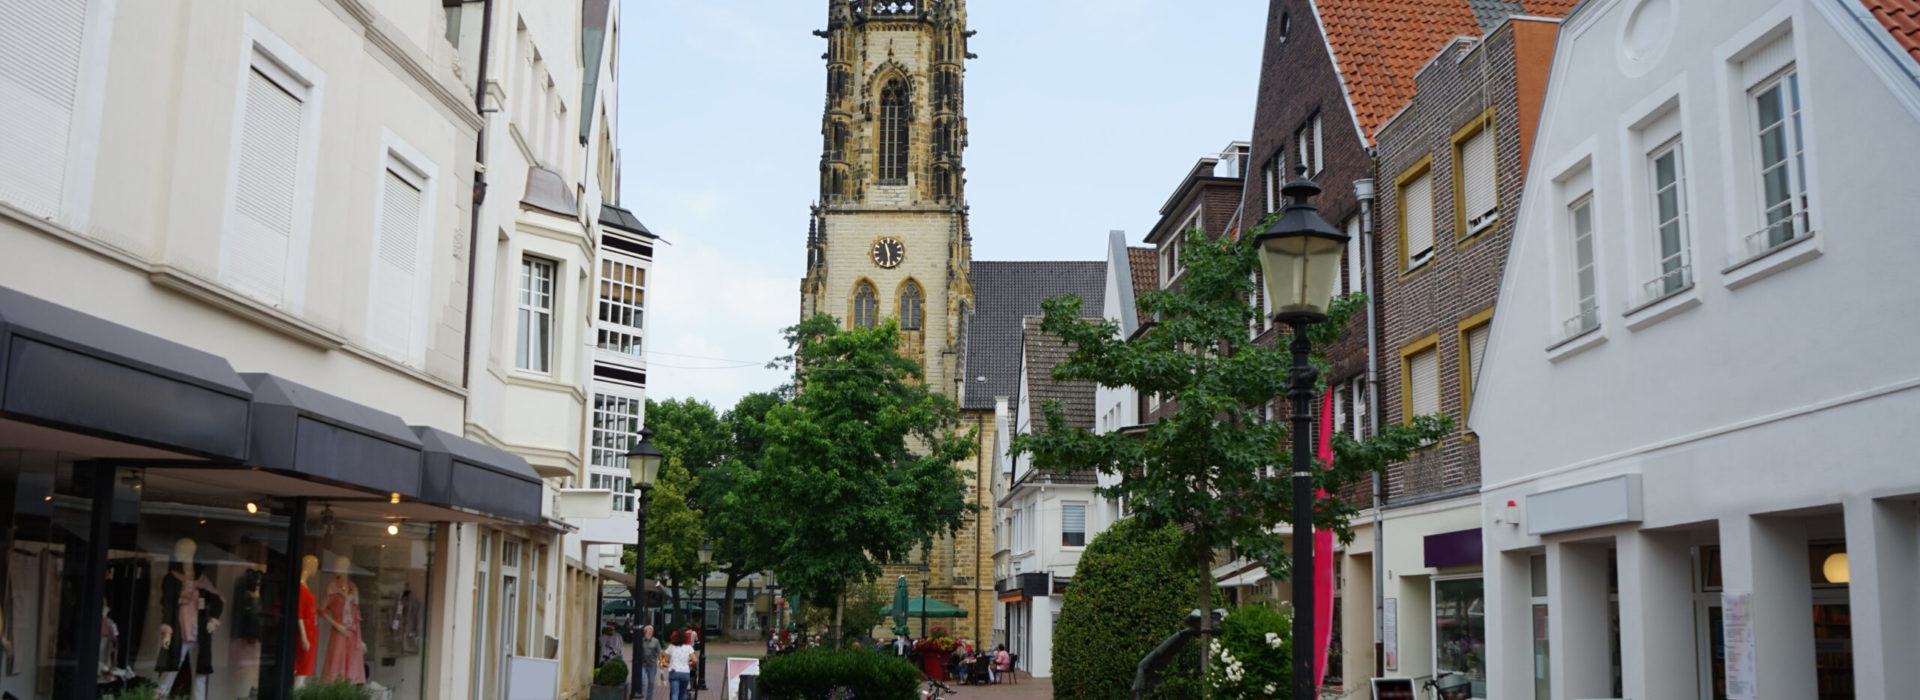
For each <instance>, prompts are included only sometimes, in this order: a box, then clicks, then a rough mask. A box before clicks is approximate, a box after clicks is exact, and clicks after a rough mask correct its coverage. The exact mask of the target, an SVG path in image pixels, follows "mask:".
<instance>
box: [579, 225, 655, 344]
mask: <svg viewBox="0 0 1920 700" xmlns="http://www.w3.org/2000/svg"><path fill="white" fill-rule="evenodd" d="M599 262H600V265H599V269H598V270H596V271H595V277H596V280H595V281H596V282H597V283H598V284H596V285H595V286H594V293H593V304H594V306H593V326H594V335H593V346H594V348H595V349H597V350H598V351H600V352H604V353H608V354H611V355H613V356H616V357H621V358H627V359H643V358H644V357H645V349H646V325H645V324H646V310H647V305H646V293H647V279H646V277H647V276H648V275H649V274H651V271H652V267H653V266H652V265H651V264H650V263H648V262H646V261H644V260H642V259H640V258H637V257H631V256H627V255H619V254H615V253H613V252H611V250H610V249H602V250H601V253H600V261H599ZM609 265H612V266H624V267H629V268H633V269H634V270H635V271H636V272H637V273H638V275H639V278H640V279H639V282H640V283H639V284H630V283H628V282H627V281H626V280H624V279H614V278H611V277H609V276H608V274H607V273H608V272H609V270H608V266H609ZM609 285H612V286H615V287H622V288H625V287H632V288H634V290H636V291H637V292H639V299H640V303H639V304H629V303H626V302H624V301H618V300H615V299H610V298H609V297H608V296H607V287H608V286H609ZM609 306H612V307H614V308H615V309H616V310H617V311H626V312H630V313H631V314H632V315H633V318H634V319H635V320H637V321H638V323H633V324H628V323H619V322H615V321H609V320H607V318H606V313H605V310H606V309H607V307H609ZM609 336H612V337H614V338H616V339H617V340H625V341H628V342H629V343H631V351H627V350H622V349H621V346H622V345H623V343H617V342H616V343H612V344H611V345H612V346H613V347H609V343H608V342H607V340H606V339H607V338H608V337H609Z"/></svg>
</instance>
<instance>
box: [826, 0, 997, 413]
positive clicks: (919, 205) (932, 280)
mask: <svg viewBox="0 0 1920 700" xmlns="http://www.w3.org/2000/svg"><path fill="white" fill-rule="evenodd" d="M966 17H967V11H966V3H965V2H964V0H912V1H894V0H886V1H882V0H829V9H828V17H827V29H826V30H825V31H816V32H814V33H815V34H816V35H818V36H821V37H823V38H825V39H826V40H827V52H826V55H825V56H824V58H825V59H826V61H827V82H826V87H827V90H826V109H825V113H824V115H823V116H822V118H821V123H820V132H821V136H822V139H821V141H822V148H821V154H820V200H819V202H818V203H817V204H815V205H814V207H813V211H812V219H811V222H810V225H809V227H808V229H809V230H808V234H807V275H806V278H805V280H804V281H802V282H801V286H800V311H801V314H802V316H813V315H815V314H820V313H827V314H832V315H833V316H835V317H837V318H839V319H840V320H841V322H842V323H844V324H846V325H848V326H856V325H873V324H877V323H880V322H881V321H883V320H884V319H888V318H893V319H898V320H899V322H900V328H901V330H902V333H901V336H902V339H903V346H904V347H903V350H905V351H906V352H907V354H908V355H909V356H911V357H915V358H917V359H919V360H920V362H921V365H922V366H923V367H925V368H926V381H927V383H928V384H929V385H930V386H934V387H938V388H940V389H941V390H942V391H945V392H946V393H947V394H948V395H950V396H954V397H955V398H956V399H957V398H958V396H957V392H958V387H956V386H955V380H956V379H957V378H958V377H959V369H958V368H959V359H960V358H959V349H960V348H961V347H962V343H961V337H962V335H963V334H964V328H962V325H961V324H962V322H961V319H962V318H964V317H965V315H966V309H967V308H968V305H969V304H970V303H971V301H972V297H973V289H972V286H971V285H970V284H969V282H968V280H967V268H968V263H969V258H970V255H971V244H970V242H969V240H970V237H969V234H968V232H967V207H966V197H965V191H966V190H965V184H966V179H965V170H964V168H963V167H962V166H961V159H960V154H961V151H962V150H964V148H965V146H966V139H967V136H966V133H967V126H966V124H967V122H966V117H965V112H964V110H963V109H962V105H963V103H964V101H963V97H964V95H963V90H962V87H961V86H962V80H961V77H962V75H963V74H964V73H965V70H966V68H965V61H966V59H967V58H968V55H967V48H966V46H967V37H968V35H970V34H972V32H969V31H967V29H966Z"/></svg>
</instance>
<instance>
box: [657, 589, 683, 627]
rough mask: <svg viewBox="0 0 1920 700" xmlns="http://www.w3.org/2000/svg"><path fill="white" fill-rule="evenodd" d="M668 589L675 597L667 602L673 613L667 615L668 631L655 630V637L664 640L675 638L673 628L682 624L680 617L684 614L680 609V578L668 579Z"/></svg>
mask: <svg viewBox="0 0 1920 700" xmlns="http://www.w3.org/2000/svg"><path fill="white" fill-rule="evenodd" d="M667 589H668V590H671V591H673V596H672V597H671V598H670V599H669V600H668V602H667V609H668V610H671V611H673V612H671V613H669V614H668V615H667V618H666V623H667V624H666V627H667V629H666V630H657V629H656V630H654V636H656V637H661V638H663V639H664V638H671V637H672V636H673V635H672V634H671V631H672V630H673V626H674V625H675V624H678V623H679V622H680V615H681V613H682V610H681V609H680V577H678V576H675V577H673V578H670V579H667ZM663 631H664V632H668V634H661V633H662V632H663Z"/></svg>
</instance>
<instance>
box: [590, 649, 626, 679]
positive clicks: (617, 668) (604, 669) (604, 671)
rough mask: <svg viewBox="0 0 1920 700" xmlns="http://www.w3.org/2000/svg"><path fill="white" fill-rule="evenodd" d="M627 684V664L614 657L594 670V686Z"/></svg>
mask: <svg viewBox="0 0 1920 700" xmlns="http://www.w3.org/2000/svg"><path fill="white" fill-rule="evenodd" d="M626 682H627V662H626V661H623V660H621V659H620V657H617V656H616V657H614V658H611V659H607V661H606V663H603V664H600V668H596V669H594V670H593V684H594V685H606V686H614V685H620V684H623V683H626Z"/></svg>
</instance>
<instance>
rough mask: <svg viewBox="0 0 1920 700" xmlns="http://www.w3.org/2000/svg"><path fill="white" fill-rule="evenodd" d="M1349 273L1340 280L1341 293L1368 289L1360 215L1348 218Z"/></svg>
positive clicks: (1347, 255)
mask: <svg viewBox="0 0 1920 700" xmlns="http://www.w3.org/2000/svg"><path fill="white" fill-rule="evenodd" d="M1346 229H1347V252H1346V256H1345V257H1346V261H1347V274H1346V276H1345V277H1344V278H1342V279H1341V280H1340V293H1341V294H1343V295H1344V294H1353V293H1356V292H1364V291H1366V268H1365V267H1363V264H1364V263H1365V262H1366V256H1365V255H1364V254H1362V253H1361V250H1360V217H1358V216H1355V217H1352V218H1350V219H1347V226H1346Z"/></svg>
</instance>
